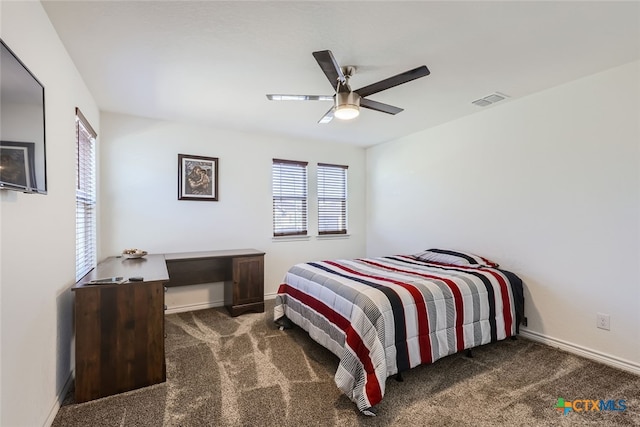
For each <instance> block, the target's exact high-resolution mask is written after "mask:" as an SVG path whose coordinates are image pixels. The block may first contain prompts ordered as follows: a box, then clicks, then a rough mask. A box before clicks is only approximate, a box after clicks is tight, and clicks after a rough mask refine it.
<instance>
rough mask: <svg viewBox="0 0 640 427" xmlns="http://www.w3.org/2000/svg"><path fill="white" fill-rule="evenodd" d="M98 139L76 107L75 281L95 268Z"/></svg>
mask: <svg viewBox="0 0 640 427" xmlns="http://www.w3.org/2000/svg"><path fill="white" fill-rule="evenodd" d="M96 136H97V135H96V133H95V131H94V130H93V128H92V127H91V126H90V125H89V123H88V122H87V119H85V117H84V116H83V115H82V113H81V112H80V110H79V109H77V108H76V281H78V280H80V279H81V278H82V277H83V276H84V275H85V274H87V273H88V272H89V271H90V270H91V269H92V268H94V267H95V266H96V258H97V256H96Z"/></svg>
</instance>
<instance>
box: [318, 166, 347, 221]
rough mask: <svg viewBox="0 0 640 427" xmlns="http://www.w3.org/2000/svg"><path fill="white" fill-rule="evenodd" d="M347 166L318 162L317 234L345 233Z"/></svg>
mask: <svg viewBox="0 0 640 427" xmlns="http://www.w3.org/2000/svg"><path fill="white" fill-rule="evenodd" d="M347 168H348V166H341V165H330V164H326V163H318V234H346V233H347Z"/></svg>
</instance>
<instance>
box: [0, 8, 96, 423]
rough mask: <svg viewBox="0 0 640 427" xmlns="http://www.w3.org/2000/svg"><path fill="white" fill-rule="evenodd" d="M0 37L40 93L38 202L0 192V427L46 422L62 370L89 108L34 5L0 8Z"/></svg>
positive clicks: (68, 354)
mask: <svg viewBox="0 0 640 427" xmlns="http://www.w3.org/2000/svg"><path fill="white" fill-rule="evenodd" d="M0 8H1V9H0V12H1V13H0V14H1V21H0V30H1V31H0V34H1V35H0V36H1V37H2V40H3V41H4V42H5V43H6V44H7V45H8V46H9V47H10V48H11V49H12V50H13V51H14V52H15V53H16V55H18V57H19V58H20V59H21V60H22V61H23V62H24V63H25V64H26V65H27V67H29V69H30V70H31V72H33V73H34V74H35V76H36V77H37V78H38V79H39V80H40V82H41V83H42V84H43V85H44V86H45V102H46V106H45V108H46V110H45V115H46V126H47V129H46V144H47V172H48V173H47V178H48V194H47V195H27V194H22V193H16V192H10V191H1V192H0V226H1V230H2V232H1V236H0V250H1V257H0V281H1V287H0V289H1V291H0V303H1V315H0V319H1V320H0V323H1V326H0V330H1V338H0V345H1V351H0V354H1V355H2V356H1V358H2V359H1V364H0V369H1V371H0V378H1V381H2V387H1V396H0V397H1V406H0V408H1V414H0V425H2V426H41V425H44V424H45V423H47V422H50V421H52V419H53V416H55V413H56V411H57V407H58V401H57V396H58V394H59V393H61V391H62V390H63V387H64V386H65V384H66V383H67V381H68V379H69V376H70V372H71V367H72V365H73V357H72V354H73V352H72V334H73V327H72V326H73V325H72V322H73V298H72V294H71V291H70V290H69V289H70V287H71V286H72V285H73V284H74V282H75V207H74V206H75V202H74V200H75V168H74V165H75V143H74V141H75V126H74V117H75V107H76V106H77V107H80V108H81V110H82V111H83V113H84V114H85V116H86V117H87V118H88V119H89V120H90V121H91V124H92V125H93V126H94V127H95V128H96V129H97V130H98V131H99V124H100V123H99V114H98V109H97V106H96V104H95V102H94V100H93V98H92V96H91V94H90V93H89V92H88V90H87V88H86V87H85V85H84V83H83V81H82V79H81V77H80V75H79V74H78V72H77V70H76V68H75V66H74V65H73V63H72V62H71V60H70V58H69V56H68V55H67V53H66V51H65V50H64V48H63V46H62V44H61V42H60V40H59V39H58V36H57V34H56V32H55V31H54V29H53V27H52V25H51V23H50V22H49V19H48V17H47V15H46V13H45V12H44V10H43V8H42V6H41V4H40V2H37V1H23V2H6V1H3V2H2V3H1V4H0Z"/></svg>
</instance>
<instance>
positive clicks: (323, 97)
mask: <svg viewBox="0 0 640 427" xmlns="http://www.w3.org/2000/svg"><path fill="white" fill-rule="evenodd" d="M267 99H269V100H270V101H333V96H331V95H284V94H280V93H269V94H267Z"/></svg>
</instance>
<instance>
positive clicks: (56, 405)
mask: <svg viewBox="0 0 640 427" xmlns="http://www.w3.org/2000/svg"><path fill="white" fill-rule="evenodd" d="M71 384H73V371H71V372H69V376H68V377H67V380H66V381H65V383H64V385H63V386H62V390H60V393H58V395H57V396H56V401H55V402H53V406H52V407H51V410H50V411H49V416H48V417H47V419H46V421H45V422H44V424H43V425H44V426H45V427H50V426H51V424H53V421H54V420H55V419H56V415H58V411H59V410H60V406H61V405H62V401H63V400H64V398H65V397H67V393H69V387H71Z"/></svg>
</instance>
